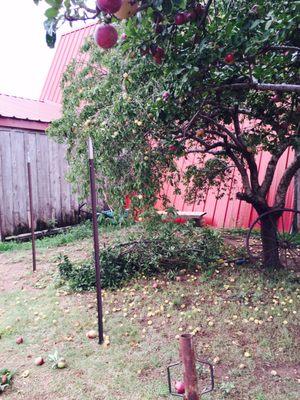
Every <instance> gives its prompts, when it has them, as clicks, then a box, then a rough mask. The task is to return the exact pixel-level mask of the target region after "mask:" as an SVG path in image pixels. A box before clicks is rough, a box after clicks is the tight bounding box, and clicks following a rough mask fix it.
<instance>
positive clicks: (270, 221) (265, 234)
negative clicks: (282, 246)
mask: <svg viewBox="0 0 300 400" xmlns="http://www.w3.org/2000/svg"><path fill="white" fill-rule="evenodd" d="M277 223H278V216H275V215H274V214H268V215H266V216H265V217H262V218H261V241H262V249H263V267H264V268H267V269H274V268H282V263H281V261H280V258H279V246H278V238H277Z"/></svg>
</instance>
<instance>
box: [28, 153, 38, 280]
mask: <svg viewBox="0 0 300 400" xmlns="http://www.w3.org/2000/svg"><path fill="white" fill-rule="evenodd" d="M27 172H28V190H29V213H30V228H31V243H32V246H31V247H32V269H33V272H35V271H36V250H35V235H34V217H33V204H32V179H31V164H30V158H29V154H28V160H27Z"/></svg>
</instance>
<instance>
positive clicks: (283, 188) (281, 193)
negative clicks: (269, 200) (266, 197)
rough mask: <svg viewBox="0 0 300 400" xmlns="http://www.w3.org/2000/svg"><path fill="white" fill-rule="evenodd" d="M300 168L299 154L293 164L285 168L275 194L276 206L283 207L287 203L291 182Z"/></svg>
mask: <svg viewBox="0 0 300 400" xmlns="http://www.w3.org/2000/svg"><path fill="white" fill-rule="evenodd" d="M299 169H300V155H298V156H297V157H296V158H295V160H294V161H293V162H292V164H291V165H290V166H289V167H288V168H287V169H286V170H285V172H284V174H283V176H282V178H281V180H280V182H279V185H278V188H277V192H276V196H275V202H274V207H276V208H283V207H284V205H285V197H286V193H287V190H288V188H289V186H290V183H291V181H292V179H293V177H294V176H295V174H296V172H297V171H298V170H299Z"/></svg>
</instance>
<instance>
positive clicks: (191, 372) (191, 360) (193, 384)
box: [167, 335, 215, 400]
mask: <svg viewBox="0 0 300 400" xmlns="http://www.w3.org/2000/svg"><path fill="white" fill-rule="evenodd" d="M180 357H181V359H182V361H179V362H176V363H174V364H171V365H169V366H168V367H167V375H168V386H169V393H170V394H171V395H172V396H176V397H181V398H184V399H186V400H198V399H200V397H199V396H200V395H202V394H205V393H209V392H212V391H213V390H214V386H215V382H214V368H213V366H212V364H211V363H209V362H208V361H202V360H196V359H195V357H194V349H193V346H192V336H191V335H182V336H181V342H180ZM197 363H198V364H205V365H207V366H208V367H209V371H210V387H208V388H205V389H204V390H203V391H202V392H201V393H198V380H197V374H196V364H197ZM178 365H183V367H184V385H185V394H184V395H183V394H179V393H176V392H173V391H172V379H171V370H172V368H173V367H176V366H178Z"/></svg>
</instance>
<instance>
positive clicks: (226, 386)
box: [220, 382, 235, 397]
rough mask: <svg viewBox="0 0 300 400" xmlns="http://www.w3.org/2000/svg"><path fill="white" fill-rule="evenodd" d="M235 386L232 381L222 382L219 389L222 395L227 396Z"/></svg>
mask: <svg viewBox="0 0 300 400" xmlns="http://www.w3.org/2000/svg"><path fill="white" fill-rule="evenodd" d="M234 388H235V384H234V383H233V382H222V383H221V385H220V390H221V392H222V393H223V395H224V397H227V396H228V395H229V394H230V393H231V392H232V391H233V389H234Z"/></svg>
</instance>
